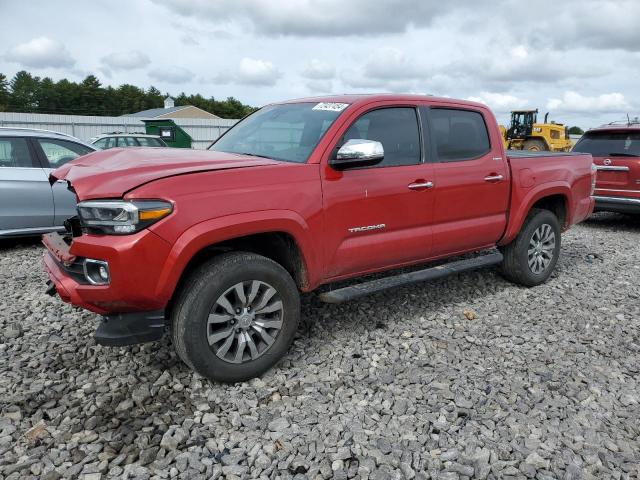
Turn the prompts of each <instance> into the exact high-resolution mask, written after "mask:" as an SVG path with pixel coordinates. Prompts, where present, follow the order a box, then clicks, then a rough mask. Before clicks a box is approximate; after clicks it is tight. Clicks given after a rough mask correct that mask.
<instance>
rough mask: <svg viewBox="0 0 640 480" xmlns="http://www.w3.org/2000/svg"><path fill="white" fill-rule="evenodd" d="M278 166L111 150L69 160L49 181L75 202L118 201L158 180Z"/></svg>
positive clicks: (185, 152)
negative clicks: (66, 187) (67, 188)
mask: <svg viewBox="0 0 640 480" xmlns="http://www.w3.org/2000/svg"><path fill="white" fill-rule="evenodd" d="M274 164H282V162H278V161H276V160H270V159H267V158H260V157H252V156H248V155H239V154H235V153H226V152H214V151H209V150H190V149H181V148H113V149H110V150H104V151H98V152H94V153H90V154H89V155H85V156H83V157H80V158H78V159H76V160H73V161H71V162H69V163H67V164H65V165H63V166H62V167H60V168H58V169H57V170H54V171H53V172H52V173H51V175H50V180H51V181H52V182H55V181H57V180H62V181H66V182H68V183H69V184H70V185H71V187H72V188H73V190H74V191H75V193H76V195H77V197H78V199H79V200H89V199H95V198H121V197H123V196H124V194H125V193H126V192H128V191H129V190H132V189H134V188H136V187H139V186H140V185H143V184H145V183H149V182H152V181H154V180H159V179H161V178H166V177H172V176H175V175H184V174H189V173H196V172H208V171H212V170H228V169H231V168H248V167H257V166H261V165H274Z"/></svg>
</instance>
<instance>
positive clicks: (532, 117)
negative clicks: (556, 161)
mask: <svg viewBox="0 0 640 480" xmlns="http://www.w3.org/2000/svg"><path fill="white" fill-rule="evenodd" d="M548 116H549V113H546V114H545V116H544V123H537V122H538V110H537V109H536V110H513V111H512V112H511V124H510V125H509V128H505V127H504V126H502V125H499V127H500V132H501V133H502V139H503V142H504V148H505V149H507V150H531V151H543V150H549V151H552V152H568V151H569V150H571V146H572V143H571V140H570V139H569V129H568V128H567V127H566V126H564V125H563V124H561V123H555V122H551V123H547V117H548Z"/></svg>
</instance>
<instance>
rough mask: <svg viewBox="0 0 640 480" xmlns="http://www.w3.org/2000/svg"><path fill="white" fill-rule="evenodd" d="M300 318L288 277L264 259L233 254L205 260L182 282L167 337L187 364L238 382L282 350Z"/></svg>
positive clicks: (256, 373)
mask: <svg viewBox="0 0 640 480" xmlns="http://www.w3.org/2000/svg"><path fill="white" fill-rule="evenodd" d="M238 285H241V287H238ZM240 290H241V292H242V293H240ZM254 290H255V291H254ZM272 290H275V293H273V292H272ZM242 297H244V301H242ZM252 297H253V298H252ZM265 299H266V300H265ZM263 303H264V304H263ZM252 307H253V309H252ZM238 308H240V313H238ZM254 310H255V312H254ZM230 312H233V315H232V314H231V313H230ZM299 319H300V296H299V294H298V288H297V287H296V284H295V282H294V281H293V279H292V278H291V275H289V273H288V272H287V271H286V270H285V269H284V268H282V266H280V265H279V264H277V263H276V262H274V261H272V260H270V259H268V258H266V257H263V256H260V255H256V254H253V253H246V252H232V253H224V254H221V255H219V256H216V257H214V258H212V259H211V260H209V261H207V262H205V263H204V264H203V265H201V266H200V267H198V268H197V269H196V270H195V271H193V272H192V273H191V274H190V275H189V277H188V278H187V279H186V280H185V282H184V284H183V286H182V287H181V289H180V292H179V293H178V295H177V298H176V302H175V304H174V308H173V309H172V312H171V335H172V339H173V344H174V346H175V349H176V352H177V353H178V356H179V357H180V358H181V359H182V361H183V362H184V363H186V364H187V365H188V366H189V367H191V368H192V369H194V370H195V371H197V372H198V373H200V374H201V375H203V376H205V377H207V378H209V379H211V380H216V381H220V382H241V381H244V380H248V379H250V378H254V377H257V376H259V375H261V374H262V373H264V372H265V371H267V370H268V369H269V368H271V367H272V366H273V365H274V364H275V363H276V362H277V361H278V360H280V359H281V358H282V357H283V356H284V355H285V354H286V352H287V350H288V349H289V346H290V345H291V342H292V341H293V338H294V336H295V334H296V330H297V328H298V322H299ZM229 332H231V333H230V334H229ZM264 334H266V336H264ZM265 339H266V340H265ZM268 339H271V340H272V342H270V343H269V342H268ZM249 340H250V341H249ZM210 343H211V344H210ZM241 344H243V345H241ZM225 347H226V350H225ZM238 352H241V353H238ZM238 358H240V361H239V362H238Z"/></svg>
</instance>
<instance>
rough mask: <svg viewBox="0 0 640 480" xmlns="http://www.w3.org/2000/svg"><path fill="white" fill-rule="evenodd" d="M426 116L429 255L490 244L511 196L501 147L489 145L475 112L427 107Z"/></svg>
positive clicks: (502, 224) (502, 228)
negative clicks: (431, 199)
mask: <svg viewBox="0 0 640 480" xmlns="http://www.w3.org/2000/svg"><path fill="white" fill-rule="evenodd" d="M425 114H426V115H428V118H429V125H430V129H429V132H430V135H431V137H432V139H433V141H432V142H430V143H431V145H432V148H433V157H434V160H435V163H434V169H435V185H436V187H435V189H434V193H435V206H434V217H433V254H434V256H443V255H451V254H455V253H457V252H462V251H467V250H470V249H475V248H483V247H486V246H487V245H491V244H495V243H496V242H497V241H498V240H499V239H500V237H502V235H503V233H504V231H505V228H506V223H507V208H508V206H509V194H510V179H509V171H508V168H507V164H506V161H505V159H504V157H503V155H502V148H501V146H500V145H493V146H492V145H491V141H490V139H489V133H488V129H487V124H486V122H485V119H484V116H483V115H482V113H481V112H480V111H474V110H466V109H453V108H451V109H449V108H431V109H429V111H428V112H425ZM494 140H496V139H494ZM494 143H499V140H498V141H494Z"/></svg>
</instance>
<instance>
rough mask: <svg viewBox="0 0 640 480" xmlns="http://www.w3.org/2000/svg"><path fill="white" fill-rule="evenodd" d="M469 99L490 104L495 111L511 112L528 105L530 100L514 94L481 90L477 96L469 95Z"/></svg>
mask: <svg viewBox="0 0 640 480" xmlns="http://www.w3.org/2000/svg"><path fill="white" fill-rule="evenodd" d="M467 100H470V101H472V102H479V103H484V104H485V105H488V106H489V107H490V108H491V110H493V111H494V112H501V113H504V112H510V111H511V110H516V109H519V108H524V107H526V106H528V104H529V101H528V100H525V99H523V98H519V97H516V96H514V95H508V94H503V93H493V92H481V93H480V95H479V96H477V97H473V96H472V97H468V98H467Z"/></svg>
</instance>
